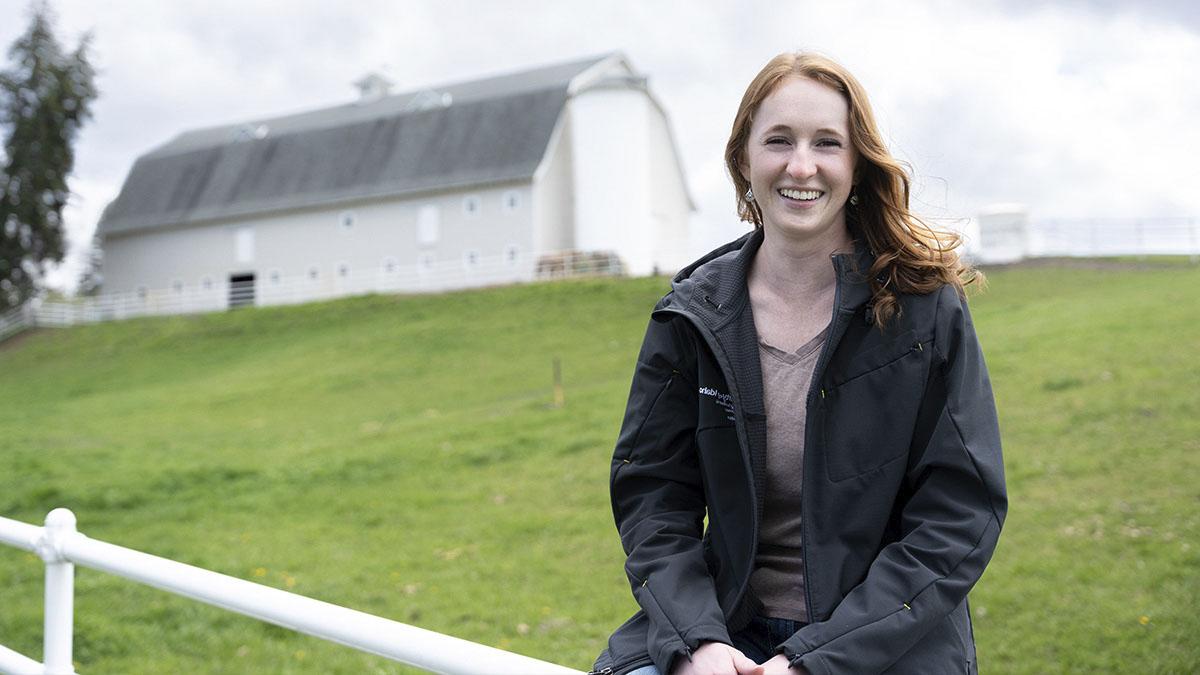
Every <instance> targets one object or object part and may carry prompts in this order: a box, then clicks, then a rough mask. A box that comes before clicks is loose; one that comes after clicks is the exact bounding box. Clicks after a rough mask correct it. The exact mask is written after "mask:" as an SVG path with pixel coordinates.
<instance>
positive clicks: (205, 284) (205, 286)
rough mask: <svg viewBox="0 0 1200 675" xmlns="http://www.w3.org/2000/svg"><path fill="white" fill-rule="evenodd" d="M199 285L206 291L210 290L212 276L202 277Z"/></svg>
mask: <svg viewBox="0 0 1200 675" xmlns="http://www.w3.org/2000/svg"><path fill="white" fill-rule="evenodd" d="M200 287H201V288H203V289H204V290H206V291H211V290H212V277H204V278H203V279H201V280H200Z"/></svg>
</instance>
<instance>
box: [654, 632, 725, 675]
mask: <svg viewBox="0 0 1200 675" xmlns="http://www.w3.org/2000/svg"><path fill="white" fill-rule="evenodd" d="M702 642H720V643H722V644H727V645H730V646H732V645H733V640H732V639H731V638H730V637H729V630H728V629H727V628H726V627H725V626H723V625H717V624H701V625H699V626H694V627H692V628H690V629H689V630H688V631H687V634H686V635H683V636H680V637H679V638H676V639H674V640H670V641H668V642H665V643H663V644H661V645H657V649H655V650H654V651H651V653H650V658H651V659H652V660H653V661H654V665H655V666H656V667H657V668H658V670H659V672H661V673H663V674H664V675H669V673H670V672H671V670H672V669H673V668H674V667H675V664H677V663H679V661H678V659H684V660H691V658H692V652H694V651H696V649H697V648H698V647H699V646H700V644H701V643H702ZM654 647H655V646H652V647H651V648H652V649H654Z"/></svg>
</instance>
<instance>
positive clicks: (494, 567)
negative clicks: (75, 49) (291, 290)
mask: <svg viewBox="0 0 1200 675" xmlns="http://www.w3.org/2000/svg"><path fill="white" fill-rule="evenodd" d="M665 288H666V282H665V281H664V280H663V279H637V280H594V281H573V282H563V283H556V284H539V285H529V286H520V287H510V288H500V289H490V290H483V291H476V292H469V293H457V294H450V295H441V296H424V297H367V298H357V299H350V300H344V301H339V302H334V303H327V304H320V305H308V306H300V307H288V308H271V309H261V310H253V311H238V312H231V313H227V314H214V315H206V316H196V317H178V318H158V319H141V320H134V321H128V322H121V323H109V324H102V325H96V326H87V327H80V328H73V329H69V330H46V331H41V332H38V333H36V334H33V335H28V336H25V337H23V338H21V339H19V340H18V341H10V343H8V344H6V345H0V515H4V516H8V517H11V518H18V519H21V520H25V521H27V522H40V521H41V519H42V518H43V517H44V516H45V513H46V512H47V511H49V510H50V509H51V508H53V507H56V506H67V507H70V508H72V509H73V510H75V512H76V513H77V515H78V516H79V523H80V529H81V530H82V531H83V532H85V533H86V534H88V535H90V536H92V537H95V538H99V539H104V540H107V541H112V542H114V543H118V544H122V545H125V546H129V547H132V548H136V549H139V550H144V551H147V552H150V553H154V554H157V555H162V556H166V557H169V558H173V559H177V560H181V561H184V562H188V563H191V564H195V565H199V566H202V567H206V568H209V569H213V570H217V571H220V572H224V573H227V574H232V575H235V576H239V577H242V578H246V579H251V580H255V581H259V582H262V583H266V584H270V585H273V586H277V587H280V588H286V589H289V590H292V591H295V592H299V593H303V594H305V595H309V596H312V597H317V598H320V599H323V600H327V601H330V602H334V603H338V604H342V605H347V606H350V607H354V608H356V609H361V610H364V611H367V612H371V613H375V614H379V615H382V616H386V617H389V618H394V619H397V620H400V621H404V622H408V623H413V624H416V625H419V626H422V627H424V628H429V629H432V630H437V631H441V632H446V633H450V634H453V635H458V636H461V637H464V638H468V639H471V640H475V641H478V642H483V643H485V644H492V645H496V646H500V647H503V648H505V649H509V650H512V651H517V652H521V653H525V654H530V655H533V656H537V657H539V658H543V659H547V660H551V661H556V662H559V663H564V664H567V665H571V666H575V667H580V668H584V669H586V666H588V665H590V663H591V659H592V657H593V656H594V655H595V653H596V652H598V651H599V650H600V649H601V647H602V646H603V643H604V640H605V638H606V637H607V635H608V633H609V632H610V631H611V630H612V629H613V628H614V627H615V626H616V625H617V624H618V623H619V622H620V621H622V620H623V619H624V618H625V617H626V616H627V615H628V614H630V613H631V612H632V611H633V609H634V604H633V601H632V599H631V598H630V596H629V592H628V589H627V587H626V585H625V584H626V582H625V578H624V574H623V571H622V555H621V551H620V546H619V544H618V541H617V538H616V533H615V530H614V528H613V526H612V523H611V512H610V510H609V507H608V502H607V468H608V459H609V453H610V452H611V446H612V443H613V440H614V438H615V435H616V431H617V428H618V425H619V423H620V418H621V415H622V411H623V407H624V397H625V395H626V393H627V392H628V386H629V378H630V376H631V374H632V367H633V361H634V358H635V356H636V352H637V348H638V345H639V343H640V339H641V335H642V332H643V330H644V327H645V324H646V321H647V317H648V312H649V309H650V307H651V306H652V304H653V303H654V301H655V300H656V299H657V297H658V296H659V295H661V293H662V292H663V291H664V290H665ZM1197 288H1200V269H1197V268H1195V267H1188V266H1186V265H1164V266H1161V267H1153V268H1150V269H1060V268H1026V269H1021V268H1015V269H1009V270H1000V271H996V272H994V273H992V274H991V284H990V289H989V291H988V292H987V293H985V294H983V295H979V296H977V297H976V298H975V299H974V300H973V308H974V313H975V318H976V322H977V324H978V327H979V332H980V334H981V336H982V340H983V343H984V348H985V350H986V353H987V356H988V360H989V365H990V368H991V372H992V378H993V381H994V383H995V386H996V397H997V401H998V404H999V407H1000V413H1001V424H1002V428H1003V433H1004V440H1005V452H1006V461H1007V467H1008V476H1009V489H1010V500H1011V511H1010V516H1009V520H1008V522H1007V524H1006V527H1005V532H1004V534H1003V535H1002V537H1001V542H1000V547H999V549H998V551H997V553H996V556H995V558H994V560H993V563H992V565H991V567H990V568H989V569H988V572H987V574H986V575H985V576H984V578H983V580H982V581H981V582H980V584H979V585H978V586H977V588H976V590H975V592H974V594H973V596H972V605H973V609H974V613H975V630H976V636H977V640H978V643H979V656H980V661H981V663H982V665H983V668H984V669H986V670H988V671H991V672H1005V673H1008V672H1014V673H1042V672H1048V671H1050V672H1058V671H1080V672H1082V671H1096V670H1099V671H1103V672H1116V671H1122V672H1127V671H1128V672H1133V671H1136V672H1163V673H1167V672H1186V671H1190V670H1191V669H1192V668H1194V667H1195V664H1196V663H1197V662H1198V661H1200V647H1198V646H1197V645H1198V643H1197V641H1196V639H1195V635H1196V633H1197V631H1198V630H1200V619H1198V618H1197V616H1198V615H1197V612H1196V609H1195V608H1196V607H1197V606H1200V509H1198V508H1197V506H1198V503H1200V387H1198V386H1197V384H1196V383H1197V382H1198V381H1200V356H1198V355H1200V303H1197V301H1196V297H1195V292H1196V289H1197ZM554 357H559V358H561V360H562V364H563V377H564V382H565V386H566V406H565V407H563V408H561V409H556V408H553V407H551V406H550V405H549V404H550V402H551V400H552V394H551V372H552V365H551V364H552V359H553V358H554ZM41 574H42V565H41V563H40V561H39V560H37V559H36V558H34V557H33V556H32V555H29V554H26V553H24V552H21V551H17V550H15V549H9V548H6V547H0V607H2V608H3V611H0V644H4V645H6V646H9V647H12V648H14V649H17V650H19V651H21V652H23V653H26V654H29V655H31V656H35V657H36V656H37V655H39V654H40V639H41V637H40V636H41V630H40V624H41V584H42V580H41ZM76 603H77V618H76V628H77V632H76V646H77V648H76V660H77V661H78V662H79V667H80V669H81V670H83V671H84V672H98V673H99V672H113V673H163V672H189V673H202V672H271V673H276V672H294V673H316V672H320V673H364V672H375V673H394V672H408V670H406V669H404V668H402V667H401V666H399V665H397V664H394V663H391V662H388V661H385V660H383V659H379V658H376V657H370V656H366V655H361V654H358V653H357V652H353V651H351V650H348V649H345V648H342V647H338V646H334V645H330V644H327V643H324V642H322V641H320V640H316V639H313V638H308V637H304V636H299V635H295V634H292V633H290V632H288V631H284V630H281V629H277V628H274V627H271V626H267V625H265V624H261V623H259V622H256V621H253V620H250V619H243V618H241V617H238V616H236V615H232V614H229V613H226V612H221V611H219V610H216V609H212V608H209V607H207V606H203V605H200V604H198V603H194V602H190V601H186V600H183V599H178V598H175V597H173V596H168V595H167V594H164V593H161V592H159V591H155V590H152V589H147V588H142V587H139V586H136V585H134V584H131V583H129V582H125V581H123V580H120V579H117V578H115V577H110V576H107V575H102V574H99V573H96V572H92V571H90V570H86V569H81V570H79V571H78V573H77V601H76ZM481 667H483V664H481Z"/></svg>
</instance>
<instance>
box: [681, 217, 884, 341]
mask: <svg viewBox="0 0 1200 675" xmlns="http://www.w3.org/2000/svg"><path fill="white" fill-rule="evenodd" d="M762 242H763V233H762V228H755V229H754V230H753V231H752V232H749V233H747V234H745V235H743V236H742V237H740V238H738V239H737V240H735V241H732V242H729V243H728V244H725V245H724V246H721V247H720V248H717V249H715V250H713V251H712V252H710V253H708V254H707V255H705V256H703V257H701V258H700V259H699V260H697V261H695V262H693V263H692V264H691V265H688V266H687V267H685V268H683V269H682V270H680V272H679V273H678V274H676V275H675V278H674V279H673V280H672V281H671V289H672V292H671V294H670V295H669V296H668V297H667V299H666V303H665V305H664V306H663V309H675V310H680V311H684V312H688V313H690V314H694V315H696V316H697V317H698V318H699V319H701V320H702V321H703V322H704V323H705V325H707V326H709V327H710V328H712V329H714V330H715V329H717V328H719V327H721V326H722V325H724V324H725V323H726V322H728V321H729V320H730V319H731V318H733V317H734V316H737V315H738V314H739V313H740V311H741V309H742V307H743V306H744V305H745V304H746V303H747V302H749V298H750V293H749V290H748V287H747V284H746V277H747V275H748V273H749V272H750V264H751V262H752V261H753V260H754V255H755V254H756V253H757V252H758V249H759V247H760V246H761V245H762ZM854 249H855V250H854V253H853V254H849V253H844V254H837V255H834V256H832V260H831V264H833V266H834V269H835V271H836V274H837V283H838V296H837V297H838V307H837V311H838V312H839V313H842V312H851V313H852V312H856V311H858V308H859V307H860V306H862V305H864V304H866V303H867V301H868V300H870V298H871V289H870V285H869V284H868V279H867V276H866V275H867V271H868V270H869V269H871V264H872V262H873V261H874V255H872V254H871V252H870V250H868V249H867V247H866V245H865V244H863V243H862V242H861V240H857V239H856V240H855V242H854Z"/></svg>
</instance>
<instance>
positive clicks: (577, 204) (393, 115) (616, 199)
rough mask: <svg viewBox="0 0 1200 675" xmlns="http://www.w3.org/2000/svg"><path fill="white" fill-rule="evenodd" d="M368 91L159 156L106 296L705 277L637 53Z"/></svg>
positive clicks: (107, 278)
mask: <svg viewBox="0 0 1200 675" xmlns="http://www.w3.org/2000/svg"><path fill="white" fill-rule="evenodd" d="M356 84H357V85H358V86H359V88H360V91H361V97H360V99H359V100H358V101H356V102H353V103H347V104H345V105H341V106H337V107H334V108H327V109H322V110H315V111H311V112H304V113H299V114H294V115H286V116H282V117H276V118H272V119H261V120H252V121H248V122H245V123H242V124H233V125H228V126H221V127H213V128H208V129H200V130H196V131H188V132H185V133H183V134H181V135H180V136H178V137H177V138H175V139H174V140H172V141H170V142H168V143H167V144H165V145H163V146H161V147H159V148H157V149H155V150H153V151H151V152H149V153H147V154H145V155H143V156H142V157H140V158H139V159H138V160H137V162H136V163H135V164H134V166H133V168H132V169H131V170H130V172H129V176H128V177H127V178H126V180H125V184H124V186H123V187H122V189H121V192H120V195H119V196H118V197H117V198H116V199H115V200H114V201H113V202H112V203H111V204H109V206H108V207H107V208H106V209H105V211H104V214H103V216H102V218H101V221H100V224H99V228H98V231H99V233H100V237H101V245H102V248H103V252H104V261H103V267H102V277H103V291H104V293H105V294H112V293H119V294H136V296H137V297H139V298H141V299H142V300H144V301H146V302H155V301H162V300H164V299H165V298H166V296H172V295H175V296H180V297H185V296H186V297H188V298H191V299H192V300H193V302H191V303H189V304H190V305H196V304H197V303H199V304H202V305H206V306H207V307H208V308H212V309H217V308H220V307H225V306H229V305H236V304H251V303H253V304H272V303H275V302H294V301H304V300H310V299H316V298H321V297H331V296H337V295H348V294H353V293H359V292H369V291H387V290H396V291H415V290H439V289H443V288H451V287H463V286H474V285H484V284H492V283H502V282H509V281H521V280H530V279H534V278H537V277H538V276H545V275H546V274H547V273H553V272H554V271H556V270H559V269H561V268H563V267H564V266H571V265H572V264H578V262H572V260H573V259H572V257H571V255H570V254H571V253H574V254H575V258H574V260H575V261H578V260H579V259H580V258H585V259H588V260H608V259H614V258H615V259H619V261H620V265H621V267H622V269H623V270H624V271H625V272H626V273H630V274H635V275H644V274H650V273H653V272H656V271H657V272H667V271H671V270H674V269H677V268H678V267H680V266H681V265H682V264H683V263H685V262H686V261H685V260H684V259H683V257H684V256H685V255H686V253H687V242H688V220H689V217H690V214H691V212H692V211H693V209H694V207H693V203H692V200H691V198H690V196H689V194H688V190H687V187H686V183H685V180H684V174H683V168H682V166H681V163H680V159H679V155H678V152H677V150H676V147H675V144H674V140H673V138H672V134H671V131H670V124H669V120H668V118H667V114H666V111H665V110H664V109H663V107H662V105H661V104H660V103H659V102H658V101H657V100H656V99H655V97H654V96H653V94H652V93H651V92H650V91H649V89H648V88H647V85H646V77H645V76H644V75H641V74H639V73H638V72H637V71H635V70H634V68H633V67H632V66H631V65H630V63H629V61H628V59H626V58H625V57H624V56H623V55H622V54H620V53H613V54H608V55H604V56H601V57H596V58H590V59H586V60H583V61H577V62H572V63H565V64H558V65H551V66H547V67H544V68H538V69H535V70H529V71H525V72H519V73H513V74H509V75H502V76H498V77H489V78H485V79H479V80H474V81H470V82H462V83H457V84H449V85H446V86H439V87H431V88H425V89H420V90H416V91H409V92H407V93H403V94H392V93H390V83H388V82H387V81H386V79H384V78H382V77H380V76H378V75H371V76H368V77H366V78H364V79H363V80H361V81H359V82H358V83H356ZM564 252H566V254H564ZM192 308H193V309H194V308H195V307H192Z"/></svg>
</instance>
